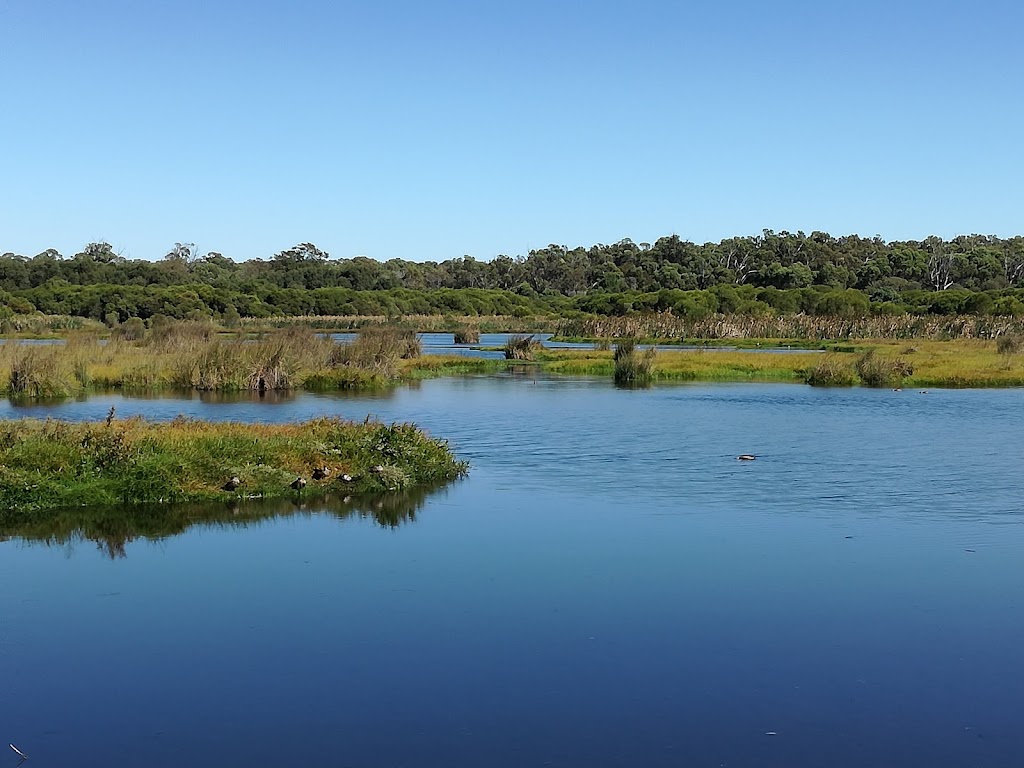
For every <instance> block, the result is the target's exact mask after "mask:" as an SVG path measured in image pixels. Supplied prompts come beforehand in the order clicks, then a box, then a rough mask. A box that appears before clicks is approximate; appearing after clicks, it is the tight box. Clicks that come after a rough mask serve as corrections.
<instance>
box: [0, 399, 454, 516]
mask: <svg viewBox="0 0 1024 768" xmlns="http://www.w3.org/2000/svg"><path fill="white" fill-rule="evenodd" d="M465 470H466V465H465V464H463V463H462V462H459V461H458V460H456V458H455V457H454V456H453V455H452V453H451V451H450V450H449V449H448V446H447V444H446V443H444V442H442V441H439V440H434V439H431V438H429V437H428V436H427V435H426V434H424V433H423V432H422V431H421V430H419V429H418V428H416V427H415V426H413V425H411V424H392V425H386V424H380V423H376V422H365V423H355V422H345V421H342V420H339V419H318V420H314V421H309V422H305V423H298V424H285V425H266V424H238V423H211V422H203V421H194V420H189V419H183V418H178V419H175V420H174V421H171V422H166V423H157V422H151V421H145V420H142V419H129V420H123V421H122V420H118V419H115V418H114V417H113V413H111V417H110V418H108V419H107V420H106V421H102V422H98V423H68V422H62V421H54V420H47V421H39V420H32V419H20V420H11V421H0V522H5V523H10V522H12V521H14V520H21V519H27V518H32V517H33V516H34V515H35V514H36V513H38V512H40V511H45V510H54V509H60V508H66V507H77V506H91V505H111V504H137V503H147V502H187V501H203V500H229V499H237V498H241V497H258V498H274V497H282V496H289V495H293V494H295V495H300V496H301V495H302V494H305V495H306V496H310V495H317V494H321V493H327V492H329V491H344V492H346V493H364V492H373V491H382V490H402V489H408V488H414V487H418V486H423V485H429V484H434V483H439V482H447V481H449V480H451V479H454V478H456V477H458V476H459V475H461V474H462V473H463V472H465ZM314 471H316V472H317V473H316V474H314ZM318 475H319V477H320V479H319V480H318V479H315V478H316V477H317V476H318ZM298 478H302V479H303V480H305V481H306V482H305V483H303V485H304V487H303V488H301V489H296V488H295V481H296V480H297V479H298Z"/></svg>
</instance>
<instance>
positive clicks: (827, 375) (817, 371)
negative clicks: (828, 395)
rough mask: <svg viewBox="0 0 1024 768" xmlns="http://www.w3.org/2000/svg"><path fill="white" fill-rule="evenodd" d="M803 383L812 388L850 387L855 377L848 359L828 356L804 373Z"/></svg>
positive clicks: (855, 380) (823, 356)
mask: <svg viewBox="0 0 1024 768" xmlns="http://www.w3.org/2000/svg"><path fill="white" fill-rule="evenodd" d="M804 381H805V382H806V383H807V384H810V385H811V386H812V387H852V386H853V385H854V384H856V383H857V375H856V373H855V372H854V370H853V365H852V364H851V362H850V360H849V359H848V358H843V357H840V356H839V355H835V354H828V355H822V356H821V359H819V360H818V362H817V363H816V364H815V365H813V366H811V367H809V368H807V369H806V370H805V371H804Z"/></svg>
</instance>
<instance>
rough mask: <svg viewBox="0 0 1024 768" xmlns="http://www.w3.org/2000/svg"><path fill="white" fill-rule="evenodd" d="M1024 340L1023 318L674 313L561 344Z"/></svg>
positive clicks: (574, 332)
mask: <svg viewBox="0 0 1024 768" xmlns="http://www.w3.org/2000/svg"><path fill="white" fill-rule="evenodd" d="M1006 334H1024V318H1019V317H1018V318H1014V317H1004V316H976V315H957V316H942V315H926V316H917V315H878V316H869V317H861V318H840V317H817V316H811V315H753V316H746V315H711V316H708V317H705V318H686V317H681V316H678V315H675V314H672V313H671V312H660V313H654V314H643V315H627V316H622V317H616V316H612V317H603V316H587V317H582V318H573V319H567V320H562V321H561V322H560V323H559V324H558V331H557V336H558V337H561V338H585V339H601V338H609V337H611V338H625V337H632V338H638V339H654V340H676V341H680V340H687V339H793V340H801V341H824V340H835V339H929V340H952V339H996V338H999V337H1000V336H1004V335H1006Z"/></svg>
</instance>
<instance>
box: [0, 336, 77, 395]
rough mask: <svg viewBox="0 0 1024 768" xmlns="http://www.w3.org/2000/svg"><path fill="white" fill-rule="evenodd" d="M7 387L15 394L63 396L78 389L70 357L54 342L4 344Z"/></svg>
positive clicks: (10, 392)
mask: <svg viewBox="0 0 1024 768" xmlns="http://www.w3.org/2000/svg"><path fill="white" fill-rule="evenodd" d="M4 353H5V357H7V358H8V359H7V364H8V365H9V373H8V376H7V382H8V384H7V390H8V392H9V394H11V395H12V396H14V397H32V398H61V397H67V396H68V395H70V394H71V393H72V392H74V391H75V389H76V386H75V383H74V382H75V377H74V374H73V372H72V368H71V365H70V363H71V360H70V359H69V358H68V357H67V355H65V354H64V350H63V349H61V348H60V347H58V346H56V345H54V346H45V347H43V346H18V345H14V344H11V345H5V349H4Z"/></svg>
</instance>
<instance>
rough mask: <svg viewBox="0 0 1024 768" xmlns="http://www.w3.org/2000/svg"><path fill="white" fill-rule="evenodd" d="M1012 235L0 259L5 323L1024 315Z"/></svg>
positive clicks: (100, 253)
mask: <svg viewBox="0 0 1024 768" xmlns="http://www.w3.org/2000/svg"><path fill="white" fill-rule="evenodd" d="M1021 289H1024V237H1022V236H1016V237H1013V238H998V237H994V236H988V235H964V236H958V237H955V238H953V239H951V240H944V239H942V238H938V237H928V238H925V239H924V240H920V241H892V242H886V241H883V240H882V239H881V238H878V237H875V238H863V237H859V236H857V235H850V236H845V237H833V236H832V235H829V234H827V233H823V232H812V233H811V234H809V235H807V234H804V233H803V232H797V233H790V232H778V233H776V232H773V231H771V230H764V231H763V232H762V233H761V234H759V235H755V236H751V237H734V238H728V239H725V240H722V241H720V242H717V243H704V244H696V243H693V242H689V241H686V240H683V239H681V238H679V237H678V236H676V235H672V236H668V237H662V238H660V239H659V240H658V241H657V242H655V243H654V244H649V243H634V242H633V241H631V240H629V239H626V240H621V241H619V242H617V243H614V244H611V245H604V244H598V245H593V246H591V247H589V248H584V247H576V248H569V247H567V246H562V245H549V246H548V247H546V248H542V249H538V250H534V251H531V252H530V253H529V254H528V255H527V256H525V257H517V258H512V257H509V256H506V255H499V256H497V257H495V258H494V259H491V260H490V261H481V260H477V259H475V258H473V257H471V256H464V257H462V258H457V259H449V260H447V261H441V262H429V261H428V262H414V261H407V260H403V259H391V260H389V261H384V262H380V261H375V260H373V259H370V258H366V257H356V258H352V259H331V258H330V256H329V254H327V253H326V252H325V251H323V250H322V249H320V248H318V247H317V246H316V245H314V244H312V243H300V244H298V245H296V246H294V247H292V248H288V249H286V250H284V251H281V252H279V253H276V254H274V255H272V256H270V257H269V258H266V259H252V260H248V261H243V262H235V261H233V260H232V259H229V258H227V257H226V256H224V255H223V254H221V253H218V252H207V253H202V252H200V251H199V249H197V248H196V247H195V245H193V244H191V243H176V244H174V246H173V247H172V248H170V249H169V250H168V252H167V253H166V254H163V255H162V257H161V258H159V259H155V260H146V259H126V258H124V257H122V256H121V255H119V254H117V253H116V252H115V251H114V249H113V248H112V247H111V246H110V244H108V243H105V242H99V243H89V244H88V245H86V246H85V247H84V248H83V249H82V250H81V251H80V252H79V253H76V254H74V255H73V256H70V257H64V256H63V255H62V254H60V253H58V252H57V251H55V250H53V249H48V250H46V251H43V252H42V253H40V254H36V255H34V256H25V255H19V254H14V253H4V254H2V255H0V291H2V293H0V303H2V305H3V306H2V310H0V311H3V312H5V313H7V314H10V313H25V312H33V311H41V312H44V313H48V314H72V315H81V316H84V317H95V318H97V319H105V318H107V316H108V315H110V314H111V313H114V314H116V315H117V316H118V317H120V318H122V319H124V318H126V317H133V316H135V317H143V318H146V317H151V316H153V315H157V314H163V315H168V316H173V317H180V316H190V315H193V314H205V315H210V314H219V315H225V314H227V315H229V316H233V315H235V314H237V315H239V316H252V317H261V316H270V315H280V314H286V315H303V314H318V315H352V314H410V313H413V314H439V313H440V314H519V315H523V314H536V313H542V312H560V313H565V312H573V311H579V312H592V313H597V314H624V313H629V312H635V311H646V310H665V309H671V310H672V311H674V312H677V313H687V314H695V313H696V314H700V313H702V312H757V311H776V312H805V313H808V314H821V313H823V312H824V310H834V311H835V312H836V313H837V314H844V313H857V312H865V313H866V312H916V313H954V312H967V313H992V312H994V313H1000V314H1018V313H1021V312H1024V304H1021V301H1022V298H1024V297H1022V293H1021Z"/></svg>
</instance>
